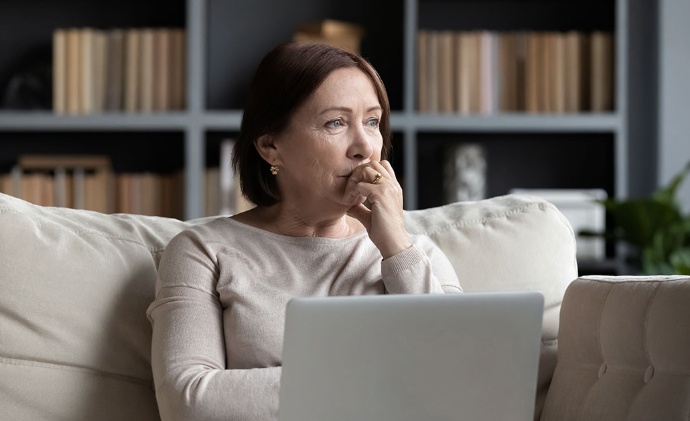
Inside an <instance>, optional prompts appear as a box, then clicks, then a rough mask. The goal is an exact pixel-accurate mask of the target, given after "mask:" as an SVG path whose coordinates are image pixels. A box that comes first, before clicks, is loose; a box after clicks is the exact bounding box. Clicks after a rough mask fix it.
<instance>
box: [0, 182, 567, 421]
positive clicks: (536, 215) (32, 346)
mask: <svg viewBox="0 0 690 421" xmlns="http://www.w3.org/2000/svg"><path fill="white" fill-rule="evenodd" d="M405 215H406V220H407V225H408V228H409V230H410V231H411V232H415V233H426V234H428V235H429V236H430V237H431V238H432V239H433V240H434V241H436V242H437V243H438V245H439V246H440V247H441V248H442V249H443V250H444V251H445V252H446V254H447V255H448V257H449V259H450V260H451V262H452V264H453V265H454V267H455V269H456V271H457V273H458V276H459V278H460V281H461V284H462V285H463V287H464V288H465V290H466V291H491V290H521V289H530V290H539V291H542V292H543V293H544V295H545V301H546V311H545V322H544V346H543V351H542V366H541V367H540V381H539V382H540V383H539V384H540V392H539V394H540V396H541V395H543V393H545V389H544V388H545V387H547V386H548V381H550V378H551V372H552V371H553V366H554V365H555V352H556V348H555V347H556V342H555V338H556V333H557V320H558V311H559V307H560V301H561V297H562V294H563V291H564V290H565V287H566V286H567V284H568V283H569V282H570V281H571V280H572V279H574V278H575V277H576V275H577V267H576V263H575V240H574V236H573V233H572V230H571V229H570V226H569V224H568V223H567V221H566V220H565V218H564V217H563V215H562V214H560V212H558V211H557V210H556V208H555V207H554V206H553V205H550V204H549V203H547V202H545V201H543V200H542V199H538V198H533V197H527V196H505V197H499V198H494V199H488V200H484V201H480V202H472V203H456V204H452V205H448V206H443V207H439V208H434V209H427V210H421V211H412V212H406V213H405ZM207 220H208V219H201V220H195V221H187V222H184V221H178V220H174V219H167V218H159V217H150V216H139V215H124V214H115V215H105V214H100V213H95V212H90V211H83V210H73V209H64V208H48V207H39V206H35V205H32V204H30V203H27V202H24V201H22V200H19V199H16V198H13V197H11V196H7V195H3V194H0V289H1V290H2V293H1V294H0V408H2V409H3V414H2V417H3V418H5V417H6V418H7V419H12V420H36V419H51V420H72V421H73V420H93V419H102V418H103V416H104V414H107V418H108V419H127V420H134V419H136V420H149V419H151V420H153V419H158V411H157V406H156V401H155V395H154V391H153V386H152V384H153V382H152V376H151V367H150V342H151V326H150V324H149V322H148V320H147V319H146V314H145V312H146V308H147V306H148V305H149V303H150V302H151V301H152V300H153V294H154V288H155V282H156V268H157V264H158V261H159V257H160V254H161V253H162V252H163V250H164V249H165V246H166V244H167V243H168V241H169V240H170V239H171V238H172V237H173V236H174V235H175V234H177V233H178V232H180V231H181V230H183V229H185V228H187V227H189V226H191V225H193V224H198V223H202V222H205V221H207Z"/></svg>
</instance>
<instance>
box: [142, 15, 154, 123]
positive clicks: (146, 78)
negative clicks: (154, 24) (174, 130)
mask: <svg viewBox="0 0 690 421" xmlns="http://www.w3.org/2000/svg"><path fill="white" fill-rule="evenodd" d="M140 41H141V47H140V53H141V54H140V60H141V61H140V64H141V85H140V87H139V103H140V106H141V109H140V111H142V112H144V113H150V112H151V111H153V101H154V99H153V97H154V89H155V87H154V79H155V57H154V48H155V47H154V46H155V31H154V29H153V28H145V29H143V30H142V32H141V38H140Z"/></svg>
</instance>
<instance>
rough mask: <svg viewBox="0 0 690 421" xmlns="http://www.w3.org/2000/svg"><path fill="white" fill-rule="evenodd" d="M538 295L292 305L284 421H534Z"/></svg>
mask: <svg viewBox="0 0 690 421" xmlns="http://www.w3.org/2000/svg"><path fill="white" fill-rule="evenodd" d="M543 308H544V298H543V295H542V294H541V293H538V292H489V293H464V294H434V295H375V296H348V297H312V298H295V299H293V300H291V301H290V302H289V304H288V306H287V312H286V321H285V338H284V342H283V368H282V374H281V386H280V398H279V399H280V401H279V411H278V413H279V420H280V421H304V420H328V421H340V420H343V421H345V420H347V421H353V420H375V421H388V420H395V421H404V420H410V421H419V420H425V421H432V420H521V421H522V420H524V421H528V420H532V419H533V416H534V403H535V395H536V387H537V386H536V385H537V368H538V365H539V350H540V343H541V340H540V338H541V324H542V315H543Z"/></svg>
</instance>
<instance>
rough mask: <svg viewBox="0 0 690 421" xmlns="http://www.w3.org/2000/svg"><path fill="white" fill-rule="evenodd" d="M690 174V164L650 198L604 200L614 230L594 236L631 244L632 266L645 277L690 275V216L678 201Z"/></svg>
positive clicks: (629, 257)
mask: <svg viewBox="0 0 690 421" xmlns="http://www.w3.org/2000/svg"><path fill="white" fill-rule="evenodd" d="M689 172H690V162H688V164H686V165H685V168H684V169H683V170H682V171H681V172H680V173H678V174H677V175H676V176H675V177H674V178H673V179H672V180H671V182H670V183H669V184H668V185H666V186H664V187H662V188H660V189H659V190H657V191H656V192H655V193H654V194H653V195H652V196H651V197H649V198H643V199H626V200H616V199H607V200H602V201H601V203H602V204H604V206H605V208H606V210H607V211H608V214H609V215H610V216H611V217H612V218H613V228H612V229H611V230H610V231H607V232H605V233H598V234H596V233H594V235H598V236H604V237H605V238H607V239H612V240H614V241H622V242H624V243H626V244H628V245H630V246H631V250H630V251H631V254H630V255H629V256H628V259H629V263H631V264H632V265H633V266H636V267H638V268H639V270H640V271H641V272H642V273H643V274H648V275H652V274H662V275H663V274H688V275H690V215H683V214H682V211H681V209H680V206H679V205H678V203H677V202H676V193H677V191H678V188H679V186H680V185H681V184H682V182H683V180H684V179H685V177H686V176H687V175H688V173H689ZM589 235H592V233H589Z"/></svg>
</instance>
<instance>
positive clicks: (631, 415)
mask: <svg viewBox="0 0 690 421" xmlns="http://www.w3.org/2000/svg"><path fill="white" fill-rule="evenodd" d="M689 418H690V277H687V276H669V277H663V276H655V277H601V276H598V277H597V276H588V277H582V278H580V279H578V280H576V281H575V282H573V283H572V284H571V285H570V286H569V288H568V290H567V292H566V294H565V297H564V299H563V305H562V309H561V320H560V335H559V349H558V364H557V367H556V372H555V374H554V378H553V382H552V384H551V389H550V390H549V393H548V397H547V400H546V405H545V408H544V413H543V417H542V420H544V421H547V420H554V421H555V420H558V421H568V420H587V421H598V420H601V421H604V420H664V421H675V420H677V421H681V420H683V421H687V420H688V419H689Z"/></svg>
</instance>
